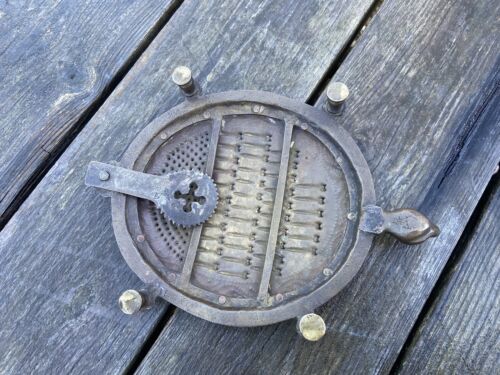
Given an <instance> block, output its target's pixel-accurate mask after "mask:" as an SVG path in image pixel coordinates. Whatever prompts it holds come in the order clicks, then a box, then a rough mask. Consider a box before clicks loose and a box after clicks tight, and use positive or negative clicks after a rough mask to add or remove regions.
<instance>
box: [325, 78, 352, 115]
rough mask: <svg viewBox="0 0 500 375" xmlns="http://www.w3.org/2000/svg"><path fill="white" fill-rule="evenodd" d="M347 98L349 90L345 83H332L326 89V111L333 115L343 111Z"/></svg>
mask: <svg viewBox="0 0 500 375" xmlns="http://www.w3.org/2000/svg"><path fill="white" fill-rule="evenodd" d="M348 96H349V88H348V87H347V86H346V84H345V83H342V82H332V83H330V85H329V86H328V88H327V89H326V106H325V108H326V110H327V111H328V112H330V113H333V114H335V115H341V114H342V112H343V111H344V107H345V101H346V99H347V98H348Z"/></svg>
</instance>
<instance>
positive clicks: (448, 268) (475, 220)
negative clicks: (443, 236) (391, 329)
mask: <svg viewBox="0 0 500 375" xmlns="http://www.w3.org/2000/svg"><path fill="white" fill-rule="evenodd" d="M499 183H500V173H499V172H497V173H496V174H494V175H493V176H492V178H491V180H490V181H489V182H488V185H487V186H486V189H485V190H484V192H483V195H482V196H481V198H480V200H479V202H478V203H477V206H476V207H475V208H474V211H473V213H472V215H471V217H470V218H469V221H468V222H467V225H466V226H465V229H464V231H463V232H462V235H461V236H460V239H459V240H458V242H457V244H456V245H455V247H454V249H453V251H452V253H451V255H450V257H449V258H448V261H447V262H446V264H445V266H444V267H443V270H442V271H441V274H440V275H439V278H438V280H437V281H436V283H435V284H434V287H433V288H432V290H431V292H430V294H429V296H428V297H427V300H426V301H425V304H424V306H423V307H422V310H420V313H419V314H418V317H417V319H416V320H415V323H414V324H413V326H412V328H411V330H410V332H409V334H408V336H407V338H406V341H405V343H404V345H403V347H402V348H401V351H400V352H399V355H398V357H397V358H396V361H395V362H394V365H393V366H392V369H391V371H390V374H391V375H395V374H398V373H399V372H400V370H401V367H402V364H403V362H404V359H405V357H406V354H407V352H408V349H409V348H410V346H411V344H412V342H413V339H414V337H415V336H416V333H417V331H418V329H419V328H420V326H421V325H422V323H423V322H424V319H425V317H426V316H427V313H428V312H429V311H430V309H431V308H432V306H433V305H434V303H435V302H436V301H437V300H438V299H439V298H440V291H441V289H442V288H443V287H444V286H445V285H446V283H447V280H448V278H449V276H450V274H452V273H453V270H454V269H455V266H456V265H458V264H459V263H460V261H461V259H462V257H463V255H464V253H465V251H466V250H467V247H468V246H467V245H468V244H469V242H470V240H471V239H472V238H473V236H474V232H475V230H476V227H477V225H478V224H479V223H480V222H481V217H482V216H483V215H484V214H486V212H487V210H488V202H489V198H490V197H491V196H492V195H493V194H494V192H495V188H496V186H497V185H498V184H499Z"/></svg>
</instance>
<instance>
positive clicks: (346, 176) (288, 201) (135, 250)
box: [112, 81, 436, 326]
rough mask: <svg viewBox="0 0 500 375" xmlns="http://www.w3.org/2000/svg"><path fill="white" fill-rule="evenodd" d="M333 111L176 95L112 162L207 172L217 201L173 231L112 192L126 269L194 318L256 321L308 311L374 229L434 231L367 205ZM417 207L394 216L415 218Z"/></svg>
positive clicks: (368, 185)
mask: <svg viewBox="0 0 500 375" xmlns="http://www.w3.org/2000/svg"><path fill="white" fill-rule="evenodd" d="M190 82H191V81H190ZM191 84H194V83H193V82H191ZM181 89H182V87H181ZM338 114H339V113H338V111H334V112H331V111H323V110H320V109H317V108H313V107H310V106H308V105H306V104H303V103H299V102H296V101H294V100H291V99H288V98H284V97H281V96H278V95H275V94H271V93H267V92H256V91H236V92H226V93H219V94H213V95H209V96H200V95H199V94H198V95H192V96H186V101H185V102H184V103H182V104H181V105H179V106H177V107H175V108H174V109H172V110H171V111H169V112H168V113H166V114H164V115H162V116H160V117H159V118H157V119H156V120H155V121H153V123H151V124H150V125H148V126H147V127H146V128H145V129H144V130H143V131H142V132H141V133H139V134H138V136H137V137H136V138H135V140H134V141H133V142H132V144H131V145H130V146H129V148H128V149H127V151H126V152H125V154H124V156H123V158H122V160H121V162H120V164H121V167H123V168H126V169H129V170H133V171H136V173H137V172H141V174H148V175H157V176H161V175H167V176H168V175H169V174H171V173H174V172H176V171H179V170H192V171H197V172H200V173H206V174H207V175H209V176H211V177H212V179H213V180H214V182H215V184H216V185H217V189H218V193H219V198H220V199H219V203H218V205H217V207H216V209H215V211H214V214H213V215H212V216H211V217H210V219H209V220H207V221H206V222H205V223H204V224H202V225H201V226H198V227H194V228H182V227H179V226H176V225H174V224H173V223H172V222H171V221H169V220H167V219H166V218H165V217H164V216H163V215H162V214H161V211H160V210H159V209H158V208H157V207H156V205H155V204H153V203H152V202H151V200H149V201H148V200H144V199H139V198H137V197H134V196H130V195H124V194H121V193H116V192H115V193H112V214H113V227H114V230H115V235H116V238H117V241H118V244H119V247H120V250H121V252H122V254H123V256H124V258H125V259H126V261H127V263H128V264H129V266H130V267H131V268H132V270H133V271H134V272H135V273H136V274H137V275H138V276H139V277H140V278H141V279H142V280H143V281H144V282H145V283H146V284H147V285H148V287H149V288H150V289H152V290H155V293H156V294H157V295H159V296H160V297H162V298H165V299H166V300H168V301H169V302H171V303H173V304H174V305H176V306H178V307H180V308H182V309H184V310H186V311H188V312H190V313H192V314H194V315H197V316H199V317H201V318H204V319H207V320H209V321H212V322H216V323H221V324H226V325H234V326H257V325H263V324H271V323H275V322H279V321H282V320H286V319H290V318H293V317H298V316H302V315H305V314H308V313H311V312H312V311H313V310H314V309H315V308H316V307H318V306H319V305H321V304H323V303H325V302H326V301H327V300H329V299H330V298H331V297H333V296H334V295H335V294H337V293H338V292H339V291H340V290H341V289H342V288H344V287H345V285H346V284H347V283H348V282H349V281H350V280H351V279H352V278H353V277H354V275H355V274H356V272H357V271H358V270H359V268H360V267H361V264H362V263H363V261H364V259H365V257H366V255H367V253H368V250H369V248H370V245H371V242H372V238H373V236H374V233H381V232H382V231H384V230H386V231H389V232H391V233H393V234H395V235H396V236H397V237H398V238H400V239H402V240H408V241H407V242H414V243H416V242H418V241H420V240H423V239H425V238H427V237H428V236H429V235H435V234H436V233H432V230H430V231H429V228H427V231H426V228H420V229H422V231H421V232H419V233H418V234H417V235H415V233H414V232H415V231H414V230H413V229H414V228H413V226H412V227H411V228H410V229H412V230H407V229H406V228H405V226H404V225H399V227H398V226H397V223H401V221H400V220H399V219H400V218H401V217H402V215H401V214H398V213H387V212H383V211H377V210H376V209H371V207H376V206H375V193H374V189H373V182H372V178H371V174H370V171H369V169H368V166H367V163H366V161H365V159H364V158H363V155H362V154H361V152H360V150H359V149H358V147H357V146H356V144H355V142H354V141H353V140H352V138H351V137H350V136H349V134H348V133H347V132H346V131H345V130H344V129H342V128H341V127H339V126H337V125H336V124H335V119H336V115H338ZM159 178H161V177H159ZM115 190H116V189H115ZM135 195H136V196H139V197H141V195H140V194H135ZM146 198H147V197H146ZM366 208H368V211H367V209H366ZM376 208H378V207H376ZM380 210H381V209H380ZM367 212H368V213H367ZM377 212H378V213H379V215H377ZM382 212H383V214H381V213H382ZM415 212H416V211H414V212H410V211H404V214H405V215H406V216H405V215H403V216H405V217H406V218H407V219H408V218H410V219H415V220H416V222H418V223H420V224H422V223H423V224H422V225H424V224H425V223H424V222H423V221H422V220H420V219H421V218H422V217H423V216H422V215H421V214H418V213H417V214H418V215H417V214H415ZM398 218H399V219H398ZM423 218H425V217H423ZM380 220H382V222H380ZM398 220H399V221H398ZM419 220H420V221H419ZM412 223H413V224H415V221H413V222H412ZM377 224H379V225H380V226H381V228H382V229H381V230H379V229H378V227H376V225H377ZM424 226H425V225H424ZM431 228H432V227H431ZM410 237H411V238H410ZM424 237H425V238H424Z"/></svg>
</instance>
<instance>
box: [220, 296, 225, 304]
mask: <svg viewBox="0 0 500 375" xmlns="http://www.w3.org/2000/svg"><path fill="white" fill-rule="evenodd" d="M219 303H220V304H221V305H223V304H225V303H226V297H224V296H220V297H219Z"/></svg>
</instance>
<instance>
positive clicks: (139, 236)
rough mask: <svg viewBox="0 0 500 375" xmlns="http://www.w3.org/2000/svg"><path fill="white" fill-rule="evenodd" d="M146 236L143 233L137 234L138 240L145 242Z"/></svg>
mask: <svg viewBox="0 0 500 375" xmlns="http://www.w3.org/2000/svg"><path fill="white" fill-rule="evenodd" d="M144 240H145V238H144V235H143V234H139V235H138V236H137V242H144Z"/></svg>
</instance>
